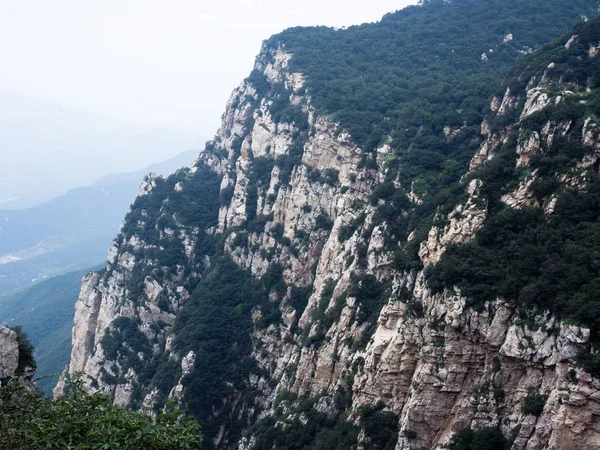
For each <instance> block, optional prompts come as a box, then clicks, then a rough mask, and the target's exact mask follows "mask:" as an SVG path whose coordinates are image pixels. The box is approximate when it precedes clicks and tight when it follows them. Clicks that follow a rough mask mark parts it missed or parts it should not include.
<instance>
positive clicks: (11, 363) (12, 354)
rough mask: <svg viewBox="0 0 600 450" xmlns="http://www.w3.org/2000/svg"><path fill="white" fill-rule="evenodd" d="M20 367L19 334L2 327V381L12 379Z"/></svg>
mask: <svg viewBox="0 0 600 450" xmlns="http://www.w3.org/2000/svg"><path fill="white" fill-rule="evenodd" d="M18 365H19V343H18V342H17V333H15V332H14V331H13V330H11V329H10V328H7V327H0V379H3V378H10V377H11V376H13V375H14V374H15V372H16V371H17V367H18Z"/></svg>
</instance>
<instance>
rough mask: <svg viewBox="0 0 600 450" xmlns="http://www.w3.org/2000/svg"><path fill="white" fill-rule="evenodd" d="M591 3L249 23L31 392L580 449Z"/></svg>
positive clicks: (239, 422)
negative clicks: (269, 29) (204, 137)
mask: <svg viewBox="0 0 600 450" xmlns="http://www.w3.org/2000/svg"><path fill="white" fill-rule="evenodd" d="M597 12H598V11H597V4H596V3H594V2H591V1H577V0H576V1H573V2H569V4H565V3H564V2H559V1H544V2H541V1H522V0H495V1H493V2H477V1H474V0H453V1H451V2H449V1H442V0H440V1H437V0H436V1H433V0H432V1H424V2H421V3H420V4H419V5H418V6H414V7H409V8H406V9H404V10H401V11H398V12H396V13H393V14H389V15H386V16H385V17H384V18H383V19H382V20H381V21H380V22H378V23H375V24H366V25H361V26H356V27H350V28H348V29H344V30H332V29H328V28H322V27H316V28H294V29H290V30H286V31H284V32H283V33H281V34H279V35H276V36H274V37H272V38H270V39H269V40H267V41H266V42H265V43H264V45H263V47H262V49H261V52H260V54H259V55H258V57H257V59H256V63H255V66H254V70H253V71H252V72H251V74H250V76H249V77H248V78H247V79H246V80H244V82H243V83H242V84H241V85H240V86H239V87H238V88H237V89H236V90H235V91H234V93H233V94H232V96H231V98H230V100H229V102H228V103H227V107H226V111H225V114H224V116H223V121H222V125H221V128H220V129H219V131H218V132H217V135H216V136H215V138H214V140H213V141H212V142H210V143H208V144H207V146H206V149H205V151H204V152H202V153H201V154H200V157H199V158H198V160H197V161H196V163H195V164H194V166H193V167H191V168H187V169H183V170H180V171H178V172H177V173H176V174H174V175H172V176H170V177H168V178H163V177H150V178H148V179H147V181H146V183H145V184H144V186H143V187H142V192H141V194H140V195H139V196H138V198H137V199H136V200H135V202H134V203H133V205H132V207H131V210H130V212H129V213H128V214H127V216H126V218H125V222H124V225H123V227H122V229H121V233H120V234H119V235H118V236H117V237H116V239H115V240H114V241H113V245H112V247H111V249H110V251H109V255H108V263H107V266H106V268H105V269H104V270H102V271H99V272H96V273H92V274H89V275H87V276H86V277H85V278H84V280H83V285H82V289H81V293H80V297H79V300H78V302H77V305H76V313H75V318H74V328H73V344H72V350H71V359H70V362H69V365H68V367H67V368H66V370H65V372H64V374H63V377H62V379H61V381H59V385H58V386H57V389H56V390H55V393H56V394H57V395H59V394H60V393H61V392H63V391H64V388H65V386H67V385H68V379H69V376H70V374H73V373H76V372H84V373H85V383H86V386H87V388H88V389H90V390H92V391H100V392H104V393H106V394H108V395H110V396H111V398H112V400H113V402H114V403H116V404H119V405H126V406H128V407H131V408H134V409H140V410H144V411H149V412H150V411H155V412H156V411H159V410H161V408H162V407H163V406H164V405H165V404H166V402H167V401H168V400H169V399H171V400H172V401H174V402H177V403H178V404H179V405H180V406H181V407H183V408H184V409H185V410H186V411H187V412H188V414H193V415H194V416H195V417H196V418H198V420H199V421H200V423H201V426H202V430H203V434H204V437H205V440H204V444H203V445H204V447H205V448H238V449H248V450H249V449H282V448H285V449H294V450H295V449H298V450H300V449H340V450H341V449H350V448H369V449H394V448H425V449H441V448H446V446H448V448H450V449H452V450H457V449H483V448H488V449H494V450H495V449H498V450H500V449H504V448H513V449H551V448H553V449H572V448H580V449H590V450H591V449H596V448H598V447H599V446H600V432H599V431H598V429H597V426H596V425H595V421H596V417H597V415H598V411H599V408H600V402H599V400H598V398H600V394H599V387H600V379H599V377H600V369H599V367H600V362H599V359H598V356H597V354H596V353H595V351H594V349H595V348H596V346H597V345H598V342H599V341H598V336H597V323H598V322H597V311H598V310H600V309H599V308H598V304H597V303H598V302H597V301H596V300H595V298H596V292H597V289H596V286H597V283H598V279H600V278H599V277H600V272H599V271H598V261H597V259H598V258H597V255H598V254H599V253H598V251H597V250H598V249H597V246H598V242H600V241H599V240H598V239H597V236H598V234H597V223H598V218H599V217H598V216H599V214H600V206H599V205H600V203H599V202H598V198H597V192H598V188H597V185H598V179H599V175H598V166H599V165H600V164H599V163H598V158H600V153H599V152H598V149H599V148H600V136H599V135H598V125H597V122H598V117H599V116H600V115H599V112H598V107H597V105H598V101H597V96H598V95H599V94H598V92H600V91H599V89H600V80H599V79H598V73H600V72H599V71H598V61H600V60H599V59H598V51H599V50H598V49H599V47H600V19H593V20H590V21H589V22H588V23H584V24H579V25H577V26H576V24H577V23H578V22H579V21H580V19H581V18H582V17H583V16H586V17H588V18H593V17H595V16H596V15H597ZM573 26H576V28H575V30H574V31H569V30H572V27H573ZM565 32H568V33H567V34H566V35H563V36H562V37H560V35H561V33H565ZM548 42H549V44H548V45H547V46H544V44H545V43H548Z"/></svg>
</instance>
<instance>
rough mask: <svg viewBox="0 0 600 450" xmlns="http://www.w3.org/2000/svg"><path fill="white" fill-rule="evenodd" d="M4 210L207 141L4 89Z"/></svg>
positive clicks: (0, 96)
mask: <svg viewBox="0 0 600 450" xmlns="http://www.w3.org/2000/svg"><path fill="white" fill-rule="evenodd" d="M0 136H1V137H2V139H0V205H3V206H1V207H2V208H26V207H29V206H33V205H35V204H39V203H41V202H43V201H46V200H49V199H51V198H53V197H56V196H57V195H60V194H62V193H64V192H66V191H67V190H68V189H71V188H73V187H74V186H86V185H88V184H90V183H92V182H93V181H94V180H96V179H98V178H99V177H101V176H104V175H106V174H109V173H119V172H129V171H133V170H139V169H141V168H143V167H145V166H148V165H149V164H152V163H155V162H156V161H161V160H164V159H166V158H169V157H172V156H175V155H177V154H178V153H180V152H182V151H184V150H188V149H200V148H202V145H203V143H204V140H203V139H201V138H200V137H198V136H194V135H190V134H186V133H184V132H180V131H173V130H165V129H157V128H150V127H146V126H142V125H133V124H127V123H121V122H118V121H116V120H113V119H109V118H106V117H103V116H100V115H98V114H94V113H90V112H88V111H82V110H79V109H75V108H71V107H67V106H63V105H59V104H56V103H52V102H48V101H44V100H40V99H37V98H33V97H28V96H26V95H22V94H18V93H14V92H9V91H3V90H0Z"/></svg>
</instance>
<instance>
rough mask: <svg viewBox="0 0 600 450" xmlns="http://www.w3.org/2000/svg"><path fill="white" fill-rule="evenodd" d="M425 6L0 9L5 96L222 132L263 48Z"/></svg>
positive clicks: (271, 3)
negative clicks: (230, 103) (270, 41)
mask: <svg viewBox="0 0 600 450" xmlns="http://www.w3.org/2000/svg"><path fill="white" fill-rule="evenodd" d="M414 3H416V0H371V1H364V0H363V1H353V0H301V1H281V0H221V1H200V0H196V1H192V0H0V58H1V65H0V68H1V69H0V88H3V89H9V90H13V91H17V92H22V93H25V94H29V95H33V96H36V97H39V98H42V99H46V100H52V101H55V102H58V103H62V104H64V105H69V106H75V107H78V108H81V109H85V110H88V111H93V112H97V113H100V114H103V115H105V116H108V117H112V118H116V119H120V120H124V121H127V122H133V123H140V124H147V125H153V126H160V127H168V128H174V129H180V130H186V131H189V132H192V133H194V134H197V135H200V136H202V137H203V138H210V137H212V135H213V134H214V132H215V131H216V129H217V127H218V125H219V121H220V116H221V114H222V112H223V110H224V107H225V102H226V100H227V98H228V97H229V94H230V93H231V91H232V89H233V88H234V87H235V86H237V85H238V84H239V83H240V81H241V80H242V79H243V78H245V77H246V76H247V75H248V74H249V73H250V70H251V68H252V64H253V61H254V57H255V55H256V54H257V53H258V51H259V49H260V44H261V42H262V40H264V39H266V38H268V37H269V36H270V35H272V34H274V33H277V32H279V31H281V30H283V29H285V28H288V27H291V26H296V25H328V26H338V27H339V26H348V25H354V24H359V23H364V22H373V21H377V20H379V19H380V18H381V16H383V15H384V14H385V13H387V12H391V11H395V10H398V9H401V8H403V7H405V6H406V5H408V4H414Z"/></svg>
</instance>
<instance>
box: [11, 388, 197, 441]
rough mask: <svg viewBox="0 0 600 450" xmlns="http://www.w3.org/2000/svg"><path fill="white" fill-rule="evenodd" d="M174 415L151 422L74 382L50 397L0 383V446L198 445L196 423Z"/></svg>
mask: <svg viewBox="0 0 600 450" xmlns="http://www.w3.org/2000/svg"><path fill="white" fill-rule="evenodd" d="M179 415H180V413H179V412H178V411H173V412H169V413H164V414H162V415H160V416H159V417H158V419H157V420H156V422H152V420H151V419H150V418H148V417H146V416H143V415H141V414H138V413H135V412H130V411H127V410H125V409H123V408H120V407H118V406H113V405H111V404H110V401H109V399H108V397H106V396H105V395H102V394H98V393H96V394H88V393H86V392H84V391H83V390H82V389H81V387H80V385H79V384H78V383H74V384H73V385H72V388H71V390H70V392H69V393H68V394H67V395H65V396H64V397H61V398H60V399H58V400H56V401H50V400H49V399H46V398H44V397H42V396H41V395H40V394H39V393H37V392H35V391H31V390H29V389H28V388H27V387H26V386H25V385H24V383H23V382H22V381H21V380H20V379H18V378H15V379H12V380H10V381H9V382H8V384H7V385H6V386H2V387H0V436H2V438H1V439H0V450H14V449H20V450H30V449H31V450H38V449H78V450H87V449H98V450H100V449H156V450H167V449H173V450H175V449H177V450H179V449H181V450H185V449H197V448H199V446H200V442H201V439H202V437H201V435H200V433H199V427H198V424H197V423H196V422H195V421H194V420H193V419H191V418H183V419H180V418H179Z"/></svg>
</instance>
